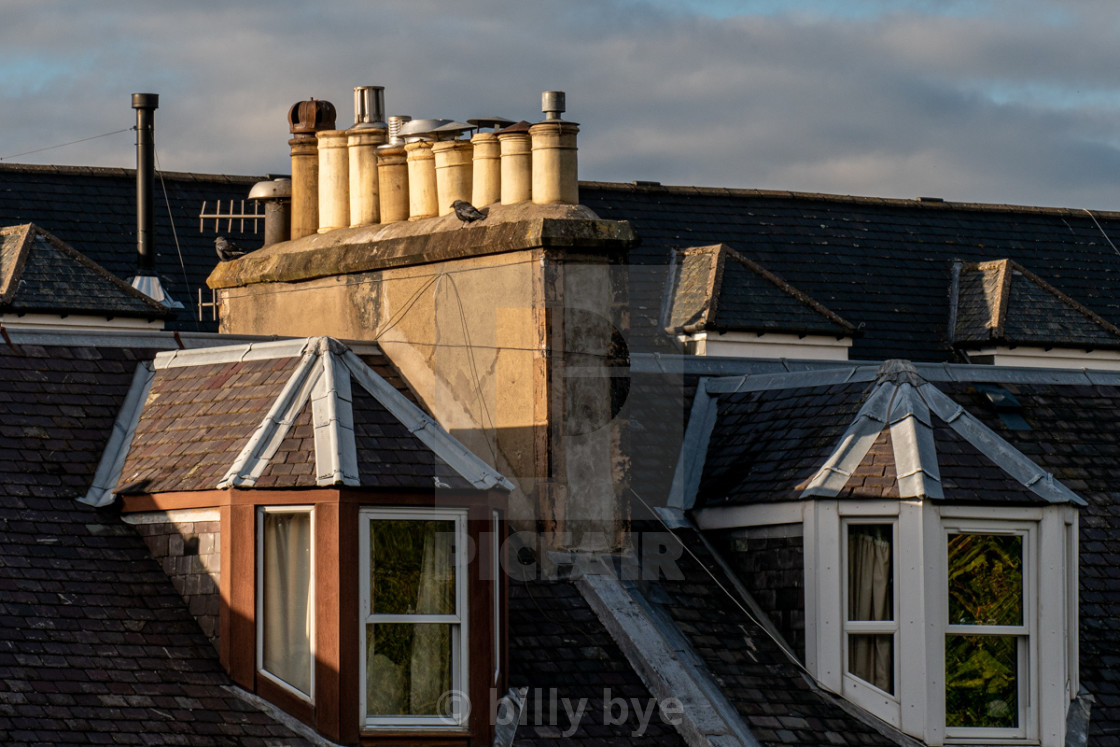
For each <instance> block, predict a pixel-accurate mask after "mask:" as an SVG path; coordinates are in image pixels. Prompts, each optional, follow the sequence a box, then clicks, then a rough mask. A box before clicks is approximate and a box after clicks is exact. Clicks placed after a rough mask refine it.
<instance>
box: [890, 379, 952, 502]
mask: <svg viewBox="0 0 1120 747" xmlns="http://www.w3.org/2000/svg"><path fill="white" fill-rule="evenodd" d="M889 419H890V424H891V444H892V446H893V448H894V465H895V473H896V475H897V479H898V490H899V495H900V497H902V498H934V499H938V498H944V497H945V494H944V491H943V490H942V488H941V469H940V467H939V466H938V463H937V445H936V444H935V443H934V440H933V428H932V427H931V425H930V418H929V407H928V406H927V405H926V403H925V402H924V401H923V400H922V398H921V396H920V394H919V393H918V392H917V391H916V390H915V389H914V387H912V386H911V385H910V384H908V383H904V384H901V385H899V387H898V389H897V391H896V393H895V396H894V398H893V400H892V404H891V412H890V416H889Z"/></svg>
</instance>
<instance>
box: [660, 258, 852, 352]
mask: <svg viewBox="0 0 1120 747" xmlns="http://www.w3.org/2000/svg"><path fill="white" fill-rule="evenodd" d="M671 274H672V279H671V283H672V285H671V290H670V291H669V296H670V297H669V299H667V302H668V304H669V315H668V322H667V324H666V325H665V330H666V331H667V332H669V333H670V334H678V333H681V332H684V333H688V334H692V333H695V332H701V331H712V332H787V333H791V334H815V335H833V336H836V337H851V336H852V335H853V334H854V333H855V327H853V326H852V325H851V324H848V323H847V322H846V321H844V320H843V319H841V318H840V317H838V316H837V315H836V314H833V313H832V312H831V311H829V310H828V309H826V308H825V307H824V306H822V305H821V304H819V303H817V302H816V301H814V300H813V299H811V298H809V297H808V296H806V295H805V294H804V293H801V292H800V291H798V290H797V289H796V288H794V287H793V286H791V285H790V284H789V283H786V282H785V281H784V280H782V279H781V278H779V277H778V276H777V275H774V274H773V273H772V272H769V271H767V270H766V269H765V268H763V267H761V266H760V265H759V264H758V263H757V262H752V261H751V260H749V259H747V258H746V257H744V256H743V255H741V254H739V253H738V252H736V251H735V250H734V249H731V248H730V247H728V246H727V245H725V244H716V245H714V246H701V247H692V248H689V249H684V250H680V251H678V252H677V255H676V257H675V261H674V266H673V268H672V270H671Z"/></svg>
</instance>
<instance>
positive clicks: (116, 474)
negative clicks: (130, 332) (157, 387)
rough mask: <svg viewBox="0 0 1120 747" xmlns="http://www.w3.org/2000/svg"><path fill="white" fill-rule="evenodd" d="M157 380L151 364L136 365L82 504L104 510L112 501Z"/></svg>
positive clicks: (81, 499) (80, 498)
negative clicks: (153, 383)
mask: <svg viewBox="0 0 1120 747" xmlns="http://www.w3.org/2000/svg"><path fill="white" fill-rule="evenodd" d="M154 379H155V370H154V369H153V368H152V367H151V364H149V363H147V362H143V363H139V364H137V366H136V372H135V373H134V374H133V376H132V384H131V385H130V386H129V388H128V394H127V395H126V396H125V400H124V404H122V405H121V409H120V412H119V413H117V419H116V421H114V423H113V432H112V434H111V435H110V436H109V441H108V443H106V445H105V450H104V451H103V452H101V461H100V462H98V464H97V471H96V472H95V473H94V475H93V484H91V485H90V488H89V490H88V491H86V494H85V495H84V496H81V497H79V498H78V500H79V501H81V502H82V503H88V504H89V505H91V506H95V507H101V506H108V505H109V504H110V503H112V502H113V495H114V493H113V489H114V488H115V487H116V486H117V482H118V481H120V479H121V471H122V470H123V469H124V462H125V458H126V457H127V456H128V450H129V448H130V447H131V446H132V438H133V436H134V435H136V425H137V423H139V422H140V415H141V413H142V412H143V411H144V403H145V402H147V400H148V392H149V391H150V390H151V388H152V381H153V380H154Z"/></svg>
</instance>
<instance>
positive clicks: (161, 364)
mask: <svg viewBox="0 0 1120 747" xmlns="http://www.w3.org/2000/svg"><path fill="white" fill-rule="evenodd" d="M147 373H148V374H149V375H147V376H146V375H144V373H143V372H142V373H141V375H139V376H138V377H137V384H136V391H135V396H134V399H135V401H136V403H137V408H136V410H129V411H125V412H124V413H123V414H122V416H121V419H119V420H118V429H117V430H118V432H120V433H122V434H126V433H127V434H130V437H131V432H132V430H133V429H134V430H135V432H136V433H137V434H140V435H142V436H143V438H144V442H145V443H146V444H151V445H152V448H145V449H135V450H130V449H129V444H128V441H127V439H126V438H122V439H121V440H120V443H119V444H118V445H119V448H121V449H122V450H123V451H125V452H127V453H115V452H113V451H112V450H111V449H110V450H107V451H106V454H105V456H104V457H103V461H102V468H100V472H99V475H101V481H100V482H99V481H95V483H96V486H95V488H94V489H92V490H91V500H90V502H93V503H100V502H102V501H104V499H105V497H106V496H105V493H107V492H108V491H109V489H110V488H111V490H112V492H113V493H117V494H120V495H121V496H122V511H124V512H167V511H171V510H177V509H210V510H212V511H214V513H216V514H217V519H218V520H217V521H216V522H215V523H216V524H218V526H219V531H218V533H219V535H220V536H219V538H218V542H219V544H220V548H219V556H220V577H219V578H218V579H216V580H217V582H218V584H217V585H218V589H219V594H220V598H219V595H218V594H215V595H213V599H212V601H213V602H214V603H215V604H216V605H218V606H219V609H220V613H219V623H218V635H217V636H216V637H217V641H216V645H217V647H218V649H219V651H218V653H219V659H220V661H221V663H222V665H223V667H224V668H225V669H226V671H227V672H228V673H229V675H230V677H231V679H232V680H233V681H234V682H235V683H236V684H237V685H238V686H240V687H242V688H244V689H245V690H248V691H250V692H252V693H254V694H256V695H257V696H259V697H261V698H263V699H264V700H266V701H269V702H271V703H272V704H273V705H275V706H276V707H278V708H280V709H282V710H284V711H286V712H287V713H288V714H289V715H291V716H293V717H294V718H296V719H298V720H300V721H302V722H303V723H305V724H307V725H308V726H310V727H312V728H314V729H315V730H316V731H318V732H319V733H320V734H322V735H324V736H326V737H327V738H328V739H329V740H331V741H332V742H334V743H340V744H350V745H357V744H390V743H392V744H402V743H405V744H410V745H423V744H438V745H448V744H455V745H460V746H461V747H470V746H471V745H489V744H490V743H491V742H492V741H493V736H494V734H493V727H494V724H493V722H492V720H491V719H490V717H489V714H488V706H489V704H490V699H489V695H490V692H491V691H492V690H494V691H502V690H504V687H503V685H504V681H503V678H504V676H505V671H506V667H504V666H503V662H502V659H501V657H502V656H504V655H505V652H503V651H501V650H499V646H498V644H499V643H500V641H501V638H500V632H499V631H498V630H497V627H498V625H499V624H500V623H499V621H500V619H501V617H502V615H503V614H504V609H505V606H504V599H505V586H504V583H503V577H502V576H501V575H500V574H497V573H495V572H494V571H495V570H496V569H497V568H499V566H500V558H499V552H500V547H501V544H502V542H501V539H502V538H501V536H500V535H501V532H502V531H503V529H504V519H503V514H504V511H505V507H506V495H507V493H508V491H509V490H510V489H511V488H512V485H511V484H510V483H509V481H507V480H506V479H505V478H504V477H502V476H501V475H499V474H498V473H496V472H495V471H494V470H493V469H491V468H490V467H489V466H487V465H486V464H485V463H483V462H481V461H480V460H479V459H478V458H477V457H475V456H474V455H473V454H471V453H470V452H469V451H468V450H467V449H466V448H465V447H464V446H462V444H460V443H459V442H457V441H455V440H454V439H453V438H452V437H451V436H450V434H448V433H447V432H446V431H444V430H443V429H442V428H440V426H439V425H438V424H436V423H435V421H433V420H432V419H431V418H430V417H429V416H428V415H426V414H425V413H424V412H423V411H421V410H420V408H419V407H417V405H416V404H414V403H413V402H412V401H410V400H409V399H408V397H407V396H406V393H404V392H402V391H400V390H399V389H398V388H396V387H394V386H393V385H391V384H390V383H389V382H388V381H386V380H385V379H383V378H381V377H380V376H378V375H377V374H376V373H374V372H373V371H372V370H371V369H370V368H369V367H368V366H367V365H366V364H365V363H364V362H363V361H362V360H361V359H360V358H358V357H357V356H356V355H355V354H354V353H353V352H351V351H349V350H348V349H346V348H344V347H343V346H342V345H341V344H340V343H338V342H335V341H332V340H329V339H325V338H320V339H312V340H306V341H305V340H295V341H282V342H271V343H263V344H259V345H253V346H251V347H249V348H245V347H241V346H230V347H228V348H222V349H216V350H205V351H193V350H188V351H178V352H176V353H175V354H173V355H164V354H161V355H160V356H157V358H156V361H155V371H154V372H147ZM149 393H150V397H149ZM219 396H221V397H223V398H225V397H229V398H232V397H233V396H239V397H240V398H241V399H240V400H239V401H240V404H241V407H240V408H230V407H228V406H227V405H226V404H225V403H223V404H222V406H218V407H212V406H209V405H211V404H212V402H213V401H214V400H215V399H216V398H218V397H219ZM145 400H147V405H146V406H143V407H141V404H142V403H144V402H145ZM155 401H158V402H159V406H158V407H156V406H152V402H155ZM122 463H123V467H122V466H121V465H122ZM122 469H123V473H124V474H126V475H127V477H126V478H124V479H121V478H120V476H119V475H120V471H121V470H122ZM114 472H116V473H115V474H114ZM113 486H115V487H113ZM94 496H96V498H94ZM204 601H206V602H210V601H211V599H207V600H204ZM193 608H194V605H193V604H192V609H193ZM468 652H469V655H468Z"/></svg>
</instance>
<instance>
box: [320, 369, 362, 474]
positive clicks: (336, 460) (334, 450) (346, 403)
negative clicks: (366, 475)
mask: <svg viewBox="0 0 1120 747" xmlns="http://www.w3.org/2000/svg"><path fill="white" fill-rule="evenodd" d="M319 360H320V362H321V364H322V367H323V375H322V376H320V377H319V378H318V381H317V383H316V386H315V388H314V391H313V393H312V395H311V417H312V422H313V424H314V429H315V475H316V477H315V480H316V482H317V483H318V484H319V485H338V484H342V485H359V484H360V483H361V481H360V480H359V479H358V451H357V447H356V445H355V442H354V408H353V401H352V398H351V390H350V374H349V372H348V371H347V370H346V367H345V366H341V365H339V364H338V362H337V361H336V360H335V355H334V353H331V352H326V353H324V354H323V355H321V356H320V357H319Z"/></svg>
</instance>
